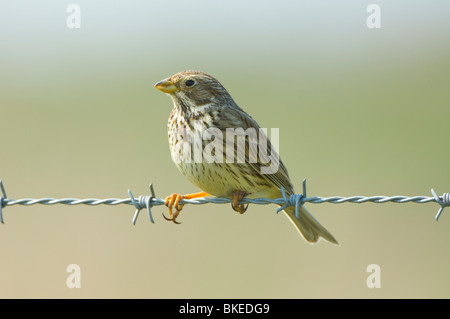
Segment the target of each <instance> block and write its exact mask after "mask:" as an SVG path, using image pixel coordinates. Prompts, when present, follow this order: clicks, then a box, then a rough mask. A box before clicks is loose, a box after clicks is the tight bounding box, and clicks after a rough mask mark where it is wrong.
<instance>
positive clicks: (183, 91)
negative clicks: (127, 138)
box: [154, 70, 339, 245]
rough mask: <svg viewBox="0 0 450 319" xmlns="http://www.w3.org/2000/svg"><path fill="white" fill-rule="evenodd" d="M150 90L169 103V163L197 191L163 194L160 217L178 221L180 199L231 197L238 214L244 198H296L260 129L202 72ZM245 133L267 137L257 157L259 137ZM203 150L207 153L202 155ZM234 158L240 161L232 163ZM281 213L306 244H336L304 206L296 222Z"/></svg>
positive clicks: (178, 76)
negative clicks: (271, 163)
mask: <svg viewBox="0 0 450 319" xmlns="http://www.w3.org/2000/svg"><path fill="white" fill-rule="evenodd" d="M154 86H155V88H156V89H158V90H160V91H162V92H164V93H166V94H168V95H169V96H170V98H171V99H172V102H173V109H172V112H171V113H170V116H169V120H168V123H167V129H168V138H169V148H170V153H171V157H172V160H173V162H174V163H175V165H176V166H177V168H178V169H179V171H180V172H181V173H182V174H183V175H184V176H185V177H186V178H187V179H188V180H189V181H190V182H191V183H192V184H194V185H195V186H197V187H198V188H199V189H200V190H201V192H198V193H192V194H185V195H181V194H178V193H173V194H171V195H169V196H167V197H166V199H165V205H166V206H167V207H168V209H169V218H167V217H165V216H164V214H163V216H164V218H166V219H167V220H170V221H173V222H175V223H179V222H178V221H177V217H178V216H179V214H180V211H181V209H182V208H183V205H182V204H180V203H179V202H180V200H181V199H193V198H200V197H206V196H216V197H225V198H229V199H232V203H231V205H232V208H233V209H234V210H235V211H237V212H239V213H241V214H243V213H244V212H245V211H246V209H247V206H244V205H243V204H241V203H240V201H241V200H242V199H243V198H244V197H246V198H251V199H253V198H260V197H264V198H269V199H276V198H280V197H282V191H281V189H282V188H283V189H284V191H285V194H286V195H287V196H290V195H292V194H295V191H294V187H293V185H292V183H291V180H290V178H289V175H288V171H287V169H286V167H285V165H284V164H283V162H282V161H281V159H279V155H278V153H277V152H276V151H275V149H274V148H273V147H272V146H273V145H272V144H271V142H270V140H269V139H268V138H267V136H266V135H264V131H263V130H261V128H260V126H259V125H258V123H257V122H256V121H255V120H254V119H253V118H252V117H251V116H250V115H249V114H248V113H247V112H245V111H244V110H243V109H242V108H241V107H239V106H238V104H237V103H236V102H235V101H234V100H233V98H232V97H231V95H230V94H229V93H228V91H227V90H226V89H225V88H224V87H223V85H222V84H221V83H220V82H219V81H218V80H217V79H216V78H214V77H213V76H211V75H209V74H207V73H204V72H201V71H194V70H188V71H182V72H178V73H176V74H174V75H172V76H171V77H168V78H165V79H164V80H161V81H159V82H157V83H156V84H155V85H154ZM204 132H209V133H208V134H209V135H210V136H209V137H211V136H212V135H214V142H215V143H214V145H213V146H211V144H213V142H212V137H211V138H205V136H204V135H205V133H204ZM211 132H212V133H214V134H212V133H211ZM227 132H234V133H236V132H238V133H241V134H238V133H236V134H235V135H231V134H230V136H231V138H229V139H227V137H228V136H227ZM242 132H244V134H242ZM245 132H257V133H258V132H262V137H263V138H265V139H266V148H265V151H259V153H258V150H259V149H258V148H257V147H256V145H259V144H257V143H258V142H257V139H258V136H256V137H254V136H253V135H254V134H245ZM256 135H257V134H256ZM240 137H242V138H241V139H240ZM260 139H261V136H260ZM236 140H238V142H236ZM239 141H240V142H239ZM258 141H259V140H258ZM230 145H231V146H230ZM244 146H245V147H244ZM207 147H209V151H210V152H209V153H208V152H206V153H207V154H206V156H205V150H206V148H207ZM227 147H229V149H228V148H227ZM240 147H241V148H240ZM202 149H203V153H202V152H201V150H202ZM225 149H226V151H227V152H225V151H224V150H225ZM255 149H256V154H255ZM198 150H200V152H198ZM229 150H230V151H229ZM239 151H241V152H239ZM242 152H244V153H242ZM267 152H270V154H271V155H273V157H270V158H272V159H274V158H275V159H278V163H277V167H276V169H273V170H272V171H270V170H269V171H267V164H268V159H269V158H268V155H267ZM261 153H263V154H265V155H261ZM199 155H200V156H199ZM202 156H203V157H202ZM239 156H240V159H241V160H240V161H239V160H237V159H238V158H239ZM264 169H266V171H265V172H264V171H263V170H264ZM173 208H175V212H174V211H173ZM284 213H285V215H286V216H287V217H288V218H289V220H290V221H291V222H292V224H293V225H294V226H295V228H296V229H297V230H298V232H299V233H300V235H301V236H302V237H303V239H305V241H306V242H308V243H311V244H314V243H317V242H319V241H320V240H321V239H324V240H326V241H328V242H330V243H332V244H336V245H339V243H338V241H337V240H336V239H335V237H334V236H333V235H332V234H331V233H330V232H329V231H328V230H327V229H326V228H325V227H323V226H322V225H321V224H320V223H319V222H318V221H317V220H316V219H315V218H314V217H313V216H312V215H311V214H310V213H309V211H308V210H307V209H306V208H305V207H304V206H303V205H300V207H299V218H297V217H296V214H295V208H294V207H293V206H288V207H286V208H285V209H284Z"/></svg>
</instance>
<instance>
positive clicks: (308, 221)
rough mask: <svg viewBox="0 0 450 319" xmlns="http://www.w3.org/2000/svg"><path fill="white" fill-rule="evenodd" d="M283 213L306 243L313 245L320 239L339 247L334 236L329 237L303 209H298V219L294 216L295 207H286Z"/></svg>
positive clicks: (329, 234)
mask: <svg viewBox="0 0 450 319" xmlns="http://www.w3.org/2000/svg"><path fill="white" fill-rule="evenodd" d="M284 212H285V214H286V216H287V217H289V219H290V220H291V221H292V223H293V224H294V226H295V228H297V230H298V231H299V232H300V234H301V235H302V237H303V238H304V239H305V240H306V241H307V242H309V243H311V244H315V243H317V242H318V241H319V239H320V238H321V237H322V238H323V239H325V240H327V241H329V242H330V243H332V244H336V245H339V243H338V241H337V240H336V238H334V236H333V235H331V233H330V232H329V231H328V230H326V229H325V227H323V226H322V225H320V223H319V222H318V221H317V220H316V219H315V218H314V217H313V216H312V215H311V214H310V213H309V212H308V211H307V210H306V208H305V207H303V206H300V207H299V213H300V214H299V217H300V218H297V217H296V216H295V207H292V206H290V207H287V208H286V209H285V210H284Z"/></svg>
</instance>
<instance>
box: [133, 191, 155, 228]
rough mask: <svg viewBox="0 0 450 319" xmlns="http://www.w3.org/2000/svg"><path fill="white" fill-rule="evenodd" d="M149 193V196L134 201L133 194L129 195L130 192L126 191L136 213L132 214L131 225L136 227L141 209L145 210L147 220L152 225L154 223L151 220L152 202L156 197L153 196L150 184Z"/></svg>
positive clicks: (153, 192)
mask: <svg viewBox="0 0 450 319" xmlns="http://www.w3.org/2000/svg"><path fill="white" fill-rule="evenodd" d="M149 187H150V192H151V193H152V195H151V196H142V195H141V196H139V198H138V199H137V200H136V199H135V198H134V196H133V194H132V193H131V190H128V195H129V196H130V199H131V202H132V203H133V205H134V207H136V212H135V213H134V216H133V221H132V222H133V225H136V220H137V218H138V216H139V212H140V211H141V209H143V208H147V212H148V218H149V219H150V221H151V222H152V223H153V224H154V223H155V221H154V220H153V216H152V210H151V208H152V206H153V205H152V200H153V199H154V198H155V197H156V196H155V190H154V189H153V184H150V186H149Z"/></svg>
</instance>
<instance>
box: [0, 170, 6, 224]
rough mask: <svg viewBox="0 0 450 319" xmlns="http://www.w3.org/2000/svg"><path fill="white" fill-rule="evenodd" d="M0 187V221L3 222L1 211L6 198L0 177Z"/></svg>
mask: <svg viewBox="0 0 450 319" xmlns="http://www.w3.org/2000/svg"><path fill="white" fill-rule="evenodd" d="M0 189H1V190H2V195H3V196H2V197H0V223H2V224H4V223H5V222H4V221H3V212H2V208H3V207H5V206H6V203H5V200H6V192H5V187H4V186H3V181H2V180H1V179H0Z"/></svg>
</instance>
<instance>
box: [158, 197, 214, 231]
mask: <svg viewBox="0 0 450 319" xmlns="http://www.w3.org/2000/svg"><path fill="white" fill-rule="evenodd" d="M205 196H209V194H208V193H205V192H200V193H193V194H186V195H180V194H177V193H173V194H172V195H170V196H167V197H166V201H165V203H164V204H165V205H166V206H167V207H168V208H169V218H167V217H166V216H164V214H163V217H164V218H165V219H166V220H170V221H172V222H174V223H175V224H180V223H179V222H177V221H176V219H177V217H178V215H179V214H180V212H181V210H182V209H183V206H184V205H179V202H180V200H181V199H193V198H199V197H205ZM173 207H175V213H174V212H173V210H172V209H173Z"/></svg>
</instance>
